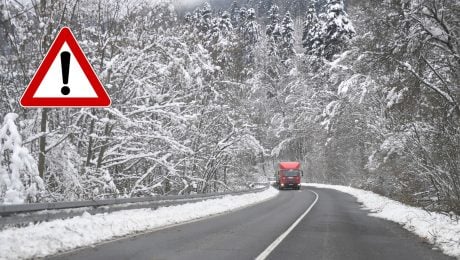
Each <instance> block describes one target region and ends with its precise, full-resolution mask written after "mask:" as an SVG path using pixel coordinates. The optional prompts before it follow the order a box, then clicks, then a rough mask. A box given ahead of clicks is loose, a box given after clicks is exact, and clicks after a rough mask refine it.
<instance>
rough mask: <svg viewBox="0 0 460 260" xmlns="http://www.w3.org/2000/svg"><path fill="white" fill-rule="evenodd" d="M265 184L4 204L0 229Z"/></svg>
mask: <svg viewBox="0 0 460 260" xmlns="http://www.w3.org/2000/svg"><path fill="white" fill-rule="evenodd" d="M263 185H264V187H260V188H254V189H249V190H243V191H236V192H235V191H229V192H221V193H207V194H194V195H172V196H157V197H142V198H126V199H106V200H90V201H71V202H52V203H32V204H16V205H0V229H3V228H5V227H10V226H22V225H27V224H29V223H35V222H43V221H49V220H54V219H65V218H70V217H75V216H79V215H81V214H82V213H83V212H88V213H90V214H98V213H109V212H114V211H119V210H127V209H141V208H151V209H156V208H158V207H164V206H173V205H180V204H185V203H190V202H197V201H203V200H208V199H215V198H219V197H223V196H225V195H241V194H246V193H253V192H260V191H263V190H266V189H268V187H269V185H268V184H266V183H265V184H263Z"/></svg>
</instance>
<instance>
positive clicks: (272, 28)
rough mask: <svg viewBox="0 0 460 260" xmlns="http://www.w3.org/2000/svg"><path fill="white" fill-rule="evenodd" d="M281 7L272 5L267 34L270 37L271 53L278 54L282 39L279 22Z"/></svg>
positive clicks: (269, 12)
mask: <svg viewBox="0 0 460 260" xmlns="http://www.w3.org/2000/svg"><path fill="white" fill-rule="evenodd" d="M279 22H280V21H279V7H278V6H277V5H272V7H271V8H270V10H269V11H268V25H267V28H266V30H265V34H266V35H267V37H268V40H267V41H268V45H269V46H268V47H269V54H270V55H275V56H276V55H278V44H279V41H280V39H281V28H280V24H279Z"/></svg>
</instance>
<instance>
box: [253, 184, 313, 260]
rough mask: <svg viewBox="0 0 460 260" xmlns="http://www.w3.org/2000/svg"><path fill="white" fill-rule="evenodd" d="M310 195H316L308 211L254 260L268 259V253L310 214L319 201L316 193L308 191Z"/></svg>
mask: <svg viewBox="0 0 460 260" xmlns="http://www.w3.org/2000/svg"><path fill="white" fill-rule="evenodd" d="M308 191H310V192H312V193H314V194H315V195H316V198H315V200H314V201H313V203H312V204H311V205H310V207H308V209H307V210H306V211H305V212H304V213H303V214H302V215H300V217H299V218H297V220H296V221H295V222H294V223H292V225H291V226H290V227H289V228H288V229H287V230H286V231H284V232H283V234H281V235H280V236H279V237H277V238H276V239H275V241H273V242H272V243H271V244H270V245H269V246H268V247H267V248H266V249H265V250H264V251H262V253H260V254H259V255H258V256H257V257H256V258H255V260H264V259H266V258H267V257H268V255H270V253H271V252H272V251H273V250H275V248H276V247H277V246H278V245H279V244H280V243H281V242H283V240H284V239H285V238H286V237H287V236H288V235H289V233H291V231H292V230H293V229H294V228H295V227H296V226H297V225H298V224H299V223H300V221H302V219H303V218H304V217H305V216H306V215H307V214H308V213H309V212H310V210H311V209H312V208H313V206H315V204H316V202H318V199H319V195H318V193H316V192H314V191H312V190H308Z"/></svg>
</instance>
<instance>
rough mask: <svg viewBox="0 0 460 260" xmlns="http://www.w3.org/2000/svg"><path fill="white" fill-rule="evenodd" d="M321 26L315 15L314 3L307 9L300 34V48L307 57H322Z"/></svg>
mask: <svg viewBox="0 0 460 260" xmlns="http://www.w3.org/2000/svg"><path fill="white" fill-rule="evenodd" d="M321 29H322V24H321V20H319V19H318V15H317V13H316V7H315V2H313V3H312V4H311V5H310V7H309V8H308V11H307V14H306V19H305V22H304V28H303V34H302V46H303V48H305V53H306V54H307V55H317V56H322V53H323V45H322V44H323V38H322V30H321Z"/></svg>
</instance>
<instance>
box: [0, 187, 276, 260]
mask: <svg viewBox="0 0 460 260" xmlns="http://www.w3.org/2000/svg"><path fill="white" fill-rule="evenodd" d="M277 194H278V190H276V189H274V188H272V187H270V188H269V189H268V190H265V191H262V192H258V193H250V194H244V195H236V196H232V195H228V196H225V197H223V198H219V199H211V200H206V201H201V202H195V203H188V204H184V205H179V206H170V207H162V208H158V209H156V210H151V209H135V210H123V211H117V212H113V213H109V214H96V215H90V214H88V213H84V214H83V215H82V216H79V217H74V218H70V219H65V220H54V221H50V222H44V223H40V224H36V225H29V226H27V227H24V228H12V229H7V230H3V231H1V232H0V259H23V258H35V257H43V256H47V255H52V254H56V253H58V252H62V251H67V250H71V249H74V248H78V247H84V246H89V245H93V244H96V243H98V242H101V241H106V240H110V239H113V238H115V237H121V236H126V235H129V234H134V233H137V232H143V231H147V230H153V229H156V228H159V227H164V226H169V225H173V224H177V223H182V222H187V221H191V220H195V219H199V218H203V217H207V216H211V215H216V214H220V213H224V212H229V211H232V210H236V209H238V208H241V207H245V206H249V205H252V204H255V203H258V202H261V201H264V200H267V199H270V198H272V197H274V196H276V195H277ZM18 245H20V246H18Z"/></svg>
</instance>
